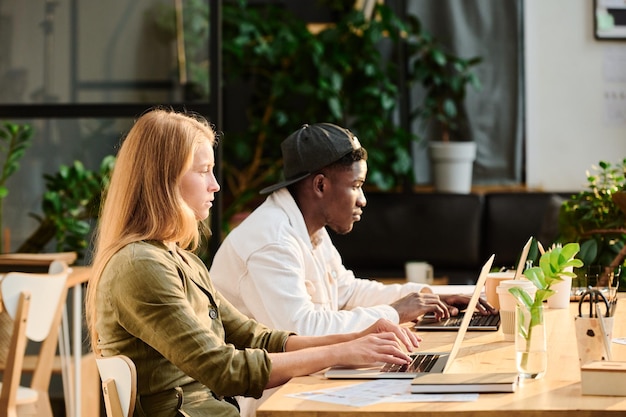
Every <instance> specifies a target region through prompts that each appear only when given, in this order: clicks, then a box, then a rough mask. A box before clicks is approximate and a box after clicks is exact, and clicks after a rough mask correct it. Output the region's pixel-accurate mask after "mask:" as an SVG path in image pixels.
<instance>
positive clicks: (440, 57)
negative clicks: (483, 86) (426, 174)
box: [413, 31, 482, 193]
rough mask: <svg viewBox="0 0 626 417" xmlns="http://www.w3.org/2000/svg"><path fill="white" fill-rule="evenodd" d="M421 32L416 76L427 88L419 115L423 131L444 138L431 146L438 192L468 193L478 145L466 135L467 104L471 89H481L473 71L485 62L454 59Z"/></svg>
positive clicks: (416, 50) (416, 44)
mask: <svg viewBox="0 0 626 417" xmlns="http://www.w3.org/2000/svg"><path fill="white" fill-rule="evenodd" d="M419 33H420V36H419V37H418V38H417V39H416V40H415V42H414V44H413V49H414V55H415V60H414V61H413V73H414V74H415V78H416V80H417V81H418V82H419V83H420V84H421V86H422V87H423V88H424V99H423V101H422V103H421V105H420V106H418V108H417V110H416V116H417V117H418V118H419V119H420V120H421V121H422V122H424V129H432V131H433V134H434V135H435V136H437V137H439V138H441V140H440V141H431V142H430V143H429V145H430V153H431V159H432V162H433V174H434V180H435V189H436V190H438V191H443V192H459V193H468V192H469V191H470V189H471V183H472V164H473V162H474V159H475V157H476V144H475V142H473V141H471V140H470V138H468V137H466V136H465V135H467V134H468V129H467V128H466V125H467V114H466V111H465V108H464V103H465V98H466V95H467V90H468V88H470V87H472V88H474V89H476V90H478V89H480V82H479V80H478V77H477V76H476V74H475V73H474V72H473V70H474V67H475V66H476V65H478V64H479V63H480V62H481V60H482V59H481V58H480V57H473V58H469V59H465V58H461V57H458V56H455V55H453V54H451V53H450V52H449V51H447V49H446V48H445V47H444V46H443V45H442V44H441V43H440V42H439V41H438V40H437V39H436V38H434V37H432V36H431V35H430V34H428V33H425V32H423V31H419Z"/></svg>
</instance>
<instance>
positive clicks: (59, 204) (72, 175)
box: [18, 156, 115, 257]
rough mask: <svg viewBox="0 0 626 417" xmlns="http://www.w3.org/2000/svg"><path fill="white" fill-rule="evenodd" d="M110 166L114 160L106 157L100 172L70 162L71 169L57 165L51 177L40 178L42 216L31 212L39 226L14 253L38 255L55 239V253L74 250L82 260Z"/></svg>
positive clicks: (111, 157) (79, 163)
mask: <svg viewBox="0 0 626 417" xmlns="http://www.w3.org/2000/svg"><path fill="white" fill-rule="evenodd" d="M114 163H115V157H113V156H107V157H105V158H104V159H103V160H102V162H101V164H100V170H99V171H97V172H94V171H91V170H88V169H86V168H85V167H84V165H83V164H82V162H80V161H74V163H73V165H71V166H65V165H61V167H60V168H59V172H57V173H56V174H54V175H44V178H45V180H46V192H45V193H44V195H43V200H42V205H41V208H42V211H43V216H41V215H37V214H33V213H31V216H32V217H34V218H35V219H37V221H38V222H39V226H38V228H37V229H36V230H35V231H34V232H33V233H32V234H31V235H30V236H29V237H28V239H27V240H26V241H25V242H24V243H23V244H22V245H21V246H20V247H19V249H18V252H25V253H37V252H41V251H43V250H44V247H45V246H46V245H47V244H48V242H50V241H51V240H52V239H55V240H56V250H57V251H59V252H62V251H74V252H76V253H77V254H78V256H79V257H82V256H83V251H84V249H85V248H87V246H88V244H89V240H88V236H89V234H90V233H91V230H92V224H91V223H90V222H91V221H93V220H94V219H97V217H98V214H99V210H100V201H101V196H102V190H103V189H104V188H106V186H107V184H108V181H109V177H110V173H111V170H112V168H113V165H114Z"/></svg>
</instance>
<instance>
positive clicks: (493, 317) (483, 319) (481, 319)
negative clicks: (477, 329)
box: [446, 313, 500, 326]
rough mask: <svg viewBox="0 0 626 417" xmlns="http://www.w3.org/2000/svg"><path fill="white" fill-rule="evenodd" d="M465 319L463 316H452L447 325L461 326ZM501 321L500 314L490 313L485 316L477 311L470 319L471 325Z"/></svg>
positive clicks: (487, 324)
mask: <svg viewBox="0 0 626 417" xmlns="http://www.w3.org/2000/svg"><path fill="white" fill-rule="evenodd" d="M461 321H463V316H454V317H450V319H449V320H448V323H446V326H460V325H461ZM498 321H500V316H499V315H498V314H489V315H486V316H483V315H482V314H478V313H475V314H474V315H473V316H472V319H471V320H470V324H469V325H470V326H495V325H497V324H498Z"/></svg>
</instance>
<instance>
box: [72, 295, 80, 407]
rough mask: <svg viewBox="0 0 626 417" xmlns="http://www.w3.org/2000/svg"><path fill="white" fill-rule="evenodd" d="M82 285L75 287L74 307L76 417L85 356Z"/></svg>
mask: <svg viewBox="0 0 626 417" xmlns="http://www.w3.org/2000/svg"><path fill="white" fill-rule="evenodd" d="M82 289H83V288H82V285H81V284H78V285H76V286H75V287H74V294H73V296H74V309H73V313H74V314H73V317H72V318H73V319H74V323H73V325H72V327H73V333H74V341H73V342H74V348H73V349H72V350H73V352H74V355H73V358H74V415H75V417H80V411H81V403H80V401H81V398H80V395H81V393H80V386H81V383H80V381H82V378H81V359H82V356H83V340H82V339H83V335H82V333H83V330H82V329H83V315H82V311H83V307H82V304H83V297H82V293H83V291H82Z"/></svg>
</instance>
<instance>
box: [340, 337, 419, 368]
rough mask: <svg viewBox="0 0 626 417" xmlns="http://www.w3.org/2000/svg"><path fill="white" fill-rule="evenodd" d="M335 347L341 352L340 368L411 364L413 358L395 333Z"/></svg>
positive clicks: (360, 339) (364, 338)
mask: <svg viewBox="0 0 626 417" xmlns="http://www.w3.org/2000/svg"><path fill="white" fill-rule="evenodd" d="M335 346H336V349H340V352H341V357H340V358H339V363H338V365H340V366H362V365H366V364H374V363H377V362H385V363H393V364H397V365H403V364H409V363H411V358H410V357H409V355H407V354H406V352H405V350H404V349H403V347H404V346H403V345H402V344H401V343H400V342H399V341H398V337H397V336H396V333H395V332H384V333H371V334H368V335H365V336H363V337H359V338H358V339H354V340H351V341H349V342H345V343H340V344H339V345H335Z"/></svg>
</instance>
